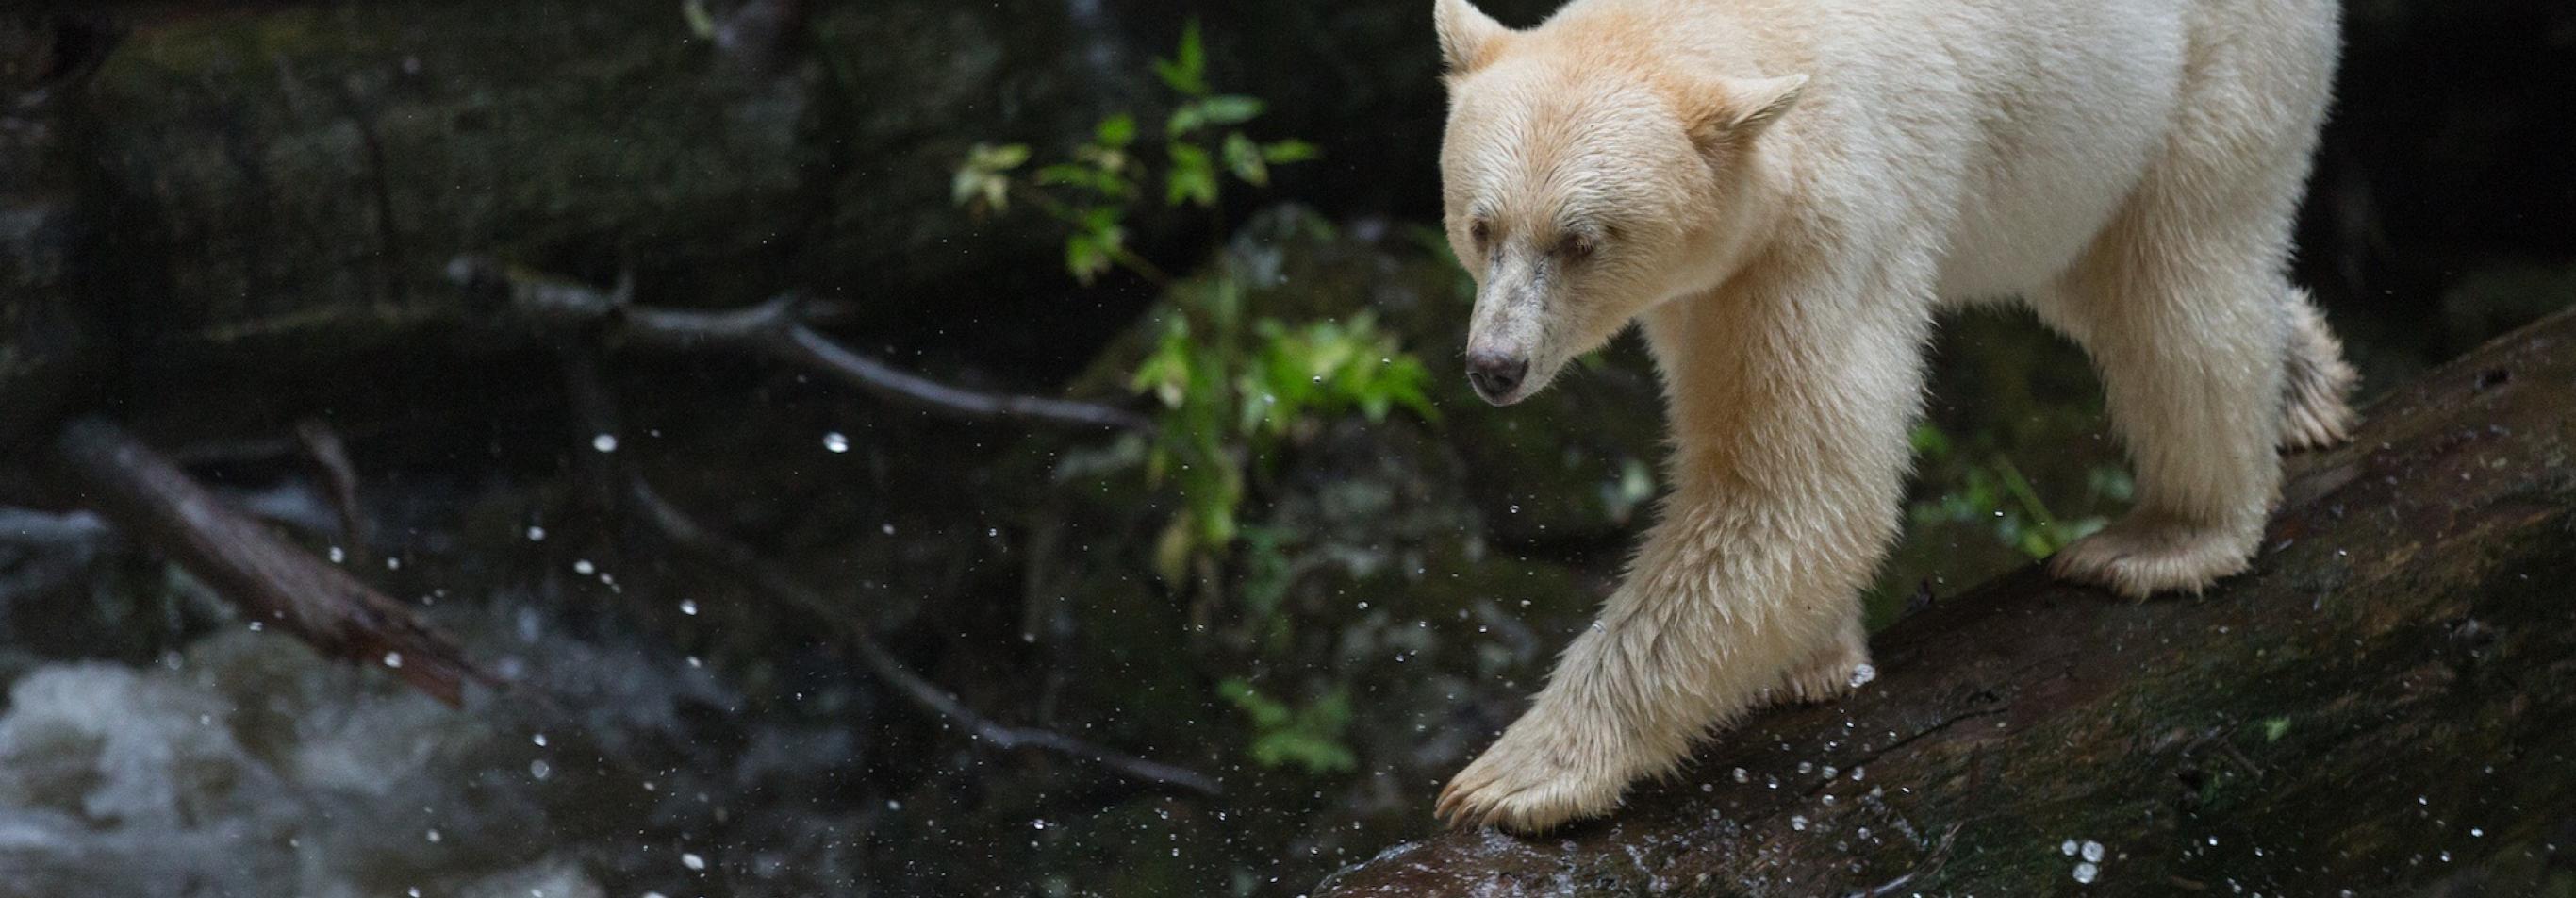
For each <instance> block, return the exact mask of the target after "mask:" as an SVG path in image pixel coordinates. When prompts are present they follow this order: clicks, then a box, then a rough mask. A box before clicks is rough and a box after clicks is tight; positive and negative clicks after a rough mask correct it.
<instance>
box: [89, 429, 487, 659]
mask: <svg viewBox="0 0 2576 898" xmlns="http://www.w3.org/2000/svg"><path fill="white" fill-rule="evenodd" d="M53 461H54V463H55V464H56V465H57V466H59V467H60V468H61V469H62V470H63V472H64V473H65V474H66V475H68V477H67V480H68V483H67V484H66V486H67V487H68V490H69V491H70V492H72V493H74V494H75V495H74V498H76V499H78V500H79V501H80V502H81V503H82V504H84V505H86V506H88V507H89V508H90V509H91V510H93V511H96V512H97V513H98V514H99V515H100V516H101V517H104V518H106V519H107V520H108V522H109V523H111V524H113V525H115V526H116V528H117V529H118V530H121V531H124V532H125V533H126V534H127V535H128V536H130V537H132V538H133V539H134V540H135V541H136V542H138V543H140V544H142V545H145V546H148V547H150V548H151V549H153V550H154V551H156V552H159V553H160V554H161V555H162V557H164V558H167V559H169V560H170V561H171V562H173V563H176V564H178V565H179V566H180V567H182V568H185V569H187V571H188V572H189V573H190V574H194V575H196V577H197V579H199V580H203V581H205V582H206V584H207V585H209V586H212V587H213V588H214V590H215V592H216V593H217V594H220V595H222V596H223V597H224V598H225V599H227V600H229V601H231V602H232V603H234V604H235V605H238V606H240V607H241V609H242V611H243V613H245V614H247V615H248V616H249V617H250V619H251V620H253V621H255V622H259V623H263V624H275V625H278V626H281V627H284V628H286V631H287V632H289V633H292V634H295V635H296V636H297V637H298V638H301V639H303V640H304V641H305V642H306V643H308V644H310V645H312V646H313V647H314V648H315V649H316V650H319V651H320V652H321V653H322V654H324V655H327V656H330V657H333V658H339V659H342V660H346V661H355V662H367V663H379V664H383V665H384V666H385V667H386V668H388V669H389V670H391V672H392V673H393V674H394V676H396V677H399V678H401V679H402V680H403V682H406V683H410V684H411V685H412V686H413V687H414V688H417V689H419V690H420V691H422V692H426V693H429V695H430V696H432V697H434V698H436V699H438V700H439V701H442V702H445V703H447V704H448V705H450V706H455V705H458V704H459V703H460V702H461V700H462V698H463V692H464V684H465V681H467V680H474V681H478V682H483V683H492V682H495V681H494V680H493V679H492V677H491V676H490V675H488V674H485V673H484V672H483V671H482V670H480V669H478V668H476V667H475V666H474V665H473V663H472V662H470V661H467V660H466V658H465V653H464V650H463V649H461V648H459V647H458V646H457V644H456V642H455V640H453V639H451V638H449V637H448V636H447V634H445V633H443V632H440V631H439V630H438V629H436V628H435V627H432V626H431V625H430V624H429V622H428V621H425V620H422V619H421V617H420V616H419V615H418V614H415V613H414V612H413V611H412V609H411V608H410V607H409V606H407V605H404V604H403V603H401V602H397V601H394V600H393V599H390V598H387V597H386V596H385V595H384V594H382V593H379V592H377V591H376V590H375V589H374V588H372V587H369V586H368V585H367V584H365V583H364V582H361V581H360V580H358V578H357V577H355V576H352V575H351V574H350V573H349V572H348V571H345V570H342V569H341V568H339V567H338V566H336V565H332V564H329V563H326V562H324V561H322V560H320V559H317V558H314V557H313V556H312V555H311V554H309V553H307V552H305V551H304V550H303V549H301V548H298V547H297V546H295V545H294V544H292V543H289V542H287V541H286V540H285V539H283V538H281V537H279V536H278V535H277V534H275V533H273V532H271V531H269V529H268V528H266V527H263V526H261V525H260V524H259V523H258V522H256V521H253V520H251V519H250V517H249V516H247V515H245V514H243V513H242V512H241V511H239V510H237V509H235V508H233V507H232V506H231V505H230V504H228V503H226V502H224V501H223V500H222V499H221V498H219V497H217V496H216V495H215V494H214V493H212V492H209V491H208V490H207V489H206V488H205V487H203V486H200V485H198V483H197V482H196V481H195V480H194V479H192V478H190V477H189V476H188V475H187V473H186V472H184V471H181V470H179V467H178V466H177V465H175V464H172V463H171V462H170V461H169V459H167V458H165V457H163V456H162V455H161V454H160V453H159V452H156V451H154V450H153V449H152V447H150V446H146V445H144V444H143V443H142V442H141V441H139V440H136V439H135V438H134V437H133V436H132V435H131V434H128V433H126V432H125V429H124V428H122V427H119V426H117V425H116V424H115V423H114V422H111V421H108V420H106V419H104V418H96V417H89V418H81V419H78V420H75V421H73V422H71V423H70V424H68V425H65V426H64V427H63V429H62V432H61V434H60V435H58V436H56V437H55V439H54V443H53Z"/></svg>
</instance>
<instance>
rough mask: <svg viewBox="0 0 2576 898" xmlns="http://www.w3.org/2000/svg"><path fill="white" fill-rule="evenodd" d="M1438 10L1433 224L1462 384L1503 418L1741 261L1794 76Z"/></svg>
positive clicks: (1765, 206)
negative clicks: (1440, 108) (1748, 73)
mask: <svg viewBox="0 0 2576 898" xmlns="http://www.w3.org/2000/svg"><path fill="white" fill-rule="evenodd" d="M1435 2H1436V3H1437V8H1436V11H1435V16H1436V19H1437V22H1438V25H1439V33H1440V50H1441V53H1442V55H1443V56H1444V57H1445V58H1446V62H1447V66H1448V75H1447V78H1446V80H1447V81H1448V84H1449V124H1448V131H1447V134H1446V136H1445V137H1444V138H1443V140H1442V143H1441V147H1440V180H1441V192H1442V197H1443V206H1444V207H1445V208H1444V215H1445V216H1446V219H1447V226H1448V233H1449V241H1450V246H1451V247H1452V248H1453V249H1455V250H1456V252H1457V254H1458V259H1459V261H1460V262H1461V263H1462V264H1464V265H1465V266H1466V268H1467V271H1468V273H1469V274H1470V275H1471V276H1472V277H1474V278H1475V281H1476V310H1475V313H1474V317H1473V319H1472V321H1471V323H1470V324H1469V327H1468V338H1467V376H1468V379H1469V381H1470V382H1472V383H1473V384H1474V385H1475V388H1476V392H1477V393H1478V394H1479V395H1481V396H1483V397H1484V398H1485V400H1486V401H1488V402H1492V403H1494V404H1496V405H1508V404H1511V403H1514V402H1518V401H1520V400H1522V399H1525V398H1527V397H1528V396H1529V395H1530V394H1532V393H1535V392H1537V391H1538V390H1539V389H1541V388H1543V387H1545V386H1546V385H1547V383H1548V381H1549V380H1551V379H1553V378H1554V377H1555V376H1556V373H1557V372H1558V370H1560V369H1561V368H1563V367H1564V365H1565V363H1566V361H1567V360H1569V359H1572V358H1574V357H1576V356H1579V355H1582V354H1583V353H1586V352H1590V351H1592V350H1593V349H1596V348H1599V347H1600V346H1601V344H1603V343H1605V342H1608V340H1609V339H1610V338H1611V337H1612V336H1614V335H1616V334H1617V333H1618V332H1619V330H1620V329H1621V328H1624V327H1626V326H1627V324H1628V322H1630V321H1631V320H1634V319H1635V318H1636V317H1637V316H1638V315H1640V314H1643V313H1644V312H1645V311H1646V310H1647V309H1649V308H1652V307H1653V306H1654V305H1656V304H1657V303H1660V302H1662V301H1664V300H1667V299H1671V298H1673V297H1676V296H1682V295H1686V294H1692V293H1697V292H1701V291H1706V290H1710V289H1713V288H1715V287H1716V286H1718V285H1719V284H1720V283H1722V282H1724V281H1725V279H1726V278H1727V277H1728V276H1729V275H1731V274H1733V273H1734V272H1735V271H1736V269H1737V268H1738V267H1740V266H1741V265H1742V264H1743V260H1744V259H1745V257H1746V256H1747V255H1748V254H1749V252H1750V250H1751V249H1752V248H1754V247H1757V246H1758V245H1759V244H1760V241H1761V238H1762V237H1763V236H1764V234H1765V232H1766V231H1768V230H1769V229H1771V228H1772V227H1773V225H1775V224H1776V223H1777V222H1778V220H1779V216H1778V210H1779V208H1780V207H1781V206H1782V205H1783V203H1784V197H1785V196H1786V194H1787V191H1788V186H1787V182H1786V179H1787V177H1788V175H1787V174H1786V173H1785V172H1786V168H1785V166H1783V165H1780V164H1778V162H1777V160H1776V159H1773V158H1771V157H1773V156H1775V155H1776V153H1777V151H1776V150H1771V149H1769V148H1768V145H1769V144H1770V143H1774V142H1776V141H1764V140H1760V139H1759V138H1761V137H1762V135H1763V133H1764V131H1765V129H1767V128H1768V127H1769V126H1770V125H1771V124H1772V123H1773V122H1775V121H1777V120H1778V119H1779V118H1780V116H1781V114H1783V113H1785V112H1787V111H1788V109H1789V107H1790V106H1791V105H1792V104H1794V103H1796V102H1797V99H1798V95H1799V92H1800V91H1801V89H1803V88H1804V87H1805V86H1806V83H1807V78H1806V76H1804V75H1788V76H1783V77H1774V78H1725V77H1719V76H1717V75H1714V74H1708V73H1702V72H1694V71H1688V70H1684V69H1683V68H1682V67H1679V66H1676V65H1674V63H1673V60H1672V56H1673V54H1672V53H1671V52H1669V50H1668V49H1666V46H1665V44H1664V39H1663V38H1661V37H1660V36H1658V35H1656V34H1655V33H1653V31H1652V30H1651V28H1650V27H1648V26H1646V25H1644V24H1643V23H1641V22H1637V21H1633V20H1628V19H1624V18H1622V17H1621V16H1619V15H1615V14H1613V15H1593V16H1585V17H1580V18H1578V19H1576V20H1572V21H1555V22H1551V23H1549V24H1547V25H1543V26H1540V27H1539V28H1536V29H1532V30H1529V31H1514V30H1511V29H1509V28H1505V27H1504V26H1503V25H1502V24H1501V23H1499V22H1496V21H1495V20H1494V19H1493V18H1492V17H1490V16H1487V15H1485V14H1484V13H1483V12H1482V11H1480V10H1478V9H1476V8H1475V7H1474V6H1473V5H1471V4H1470V3H1469V2H1468V0H1435ZM1561 18H1563V17H1561Z"/></svg>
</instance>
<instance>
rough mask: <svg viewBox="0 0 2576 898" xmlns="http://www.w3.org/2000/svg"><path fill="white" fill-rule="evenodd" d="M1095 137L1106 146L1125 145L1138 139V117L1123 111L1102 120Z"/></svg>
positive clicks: (1095, 130)
mask: <svg viewBox="0 0 2576 898" xmlns="http://www.w3.org/2000/svg"><path fill="white" fill-rule="evenodd" d="M1093 139H1094V140H1095V141H1097V142H1098V143H1099V144H1100V145H1101V146H1104V147H1123V146H1126V145H1127V144H1129V143H1132V142H1134V141H1135V140H1136V117H1135V116H1133V115H1129V114H1127V113H1124V112H1121V113H1119V114H1117V115H1113V116H1110V117H1108V118H1105V119H1101V120H1100V127H1099V128H1097V129H1094V131H1093Z"/></svg>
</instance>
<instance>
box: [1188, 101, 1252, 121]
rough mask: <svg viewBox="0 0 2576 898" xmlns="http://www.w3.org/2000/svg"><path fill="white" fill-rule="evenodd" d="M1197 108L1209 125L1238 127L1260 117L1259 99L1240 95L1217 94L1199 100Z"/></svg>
mask: <svg viewBox="0 0 2576 898" xmlns="http://www.w3.org/2000/svg"><path fill="white" fill-rule="evenodd" d="M1198 106H1199V111H1200V114H1201V115H1202V116H1205V117H1206V118H1207V120H1208V121H1209V122H1210V123H1211V124H1218V125H1240V124H1243V123H1244V122H1248V121H1251V120H1253V119H1254V118H1257V117H1259V116H1260V115H1261V98H1259V97H1247V96H1244V95H1242V94H1219V95H1217V96H1213V97H1209V98H1207V99H1204V100H1200V101H1199V102H1198Z"/></svg>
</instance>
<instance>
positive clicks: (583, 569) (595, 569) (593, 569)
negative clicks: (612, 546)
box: [572, 558, 599, 577]
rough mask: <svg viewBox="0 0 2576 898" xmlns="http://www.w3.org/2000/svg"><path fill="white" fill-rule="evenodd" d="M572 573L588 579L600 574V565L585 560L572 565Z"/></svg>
mask: <svg viewBox="0 0 2576 898" xmlns="http://www.w3.org/2000/svg"><path fill="white" fill-rule="evenodd" d="M572 572H573V573H576V574H580V575H582V576H584V577H587V576H590V575H592V574H596V573H599V565H595V564H592V563H590V559H588V558H584V559H582V560H580V561H576V562H573V563H572Z"/></svg>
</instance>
